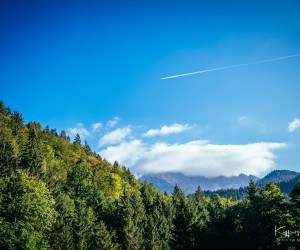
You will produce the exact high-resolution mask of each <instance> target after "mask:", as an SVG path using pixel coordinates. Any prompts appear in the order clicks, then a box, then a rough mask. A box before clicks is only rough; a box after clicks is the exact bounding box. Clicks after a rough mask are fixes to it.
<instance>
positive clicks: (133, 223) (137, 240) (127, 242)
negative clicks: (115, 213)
mask: <svg viewBox="0 0 300 250" xmlns="http://www.w3.org/2000/svg"><path fill="white" fill-rule="evenodd" d="M119 220H120V231H119V235H120V243H121V244H122V246H123V248H124V249H130V250H140V249H144V241H143V233H144V225H145V210H144V205H143V202H142V199H141V196H140V193H139V191H137V190H129V191H124V195H123V196H122V198H121V201H120V204H119Z"/></svg>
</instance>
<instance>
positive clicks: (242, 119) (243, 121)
mask: <svg viewBox="0 0 300 250" xmlns="http://www.w3.org/2000/svg"><path fill="white" fill-rule="evenodd" d="M249 121H250V118H249V117H248V116H244V115H243V116H240V117H239V118H238V122H239V124H241V125H247V124H248V123H249Z"/></svg>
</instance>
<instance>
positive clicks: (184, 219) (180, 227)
mask: <svg viewBox="0 0 300 250" xmlns="http://www.w3.org/2000/svg"><path fill="white" fill-rule="evenodd" d="M172 202H173V207H174V217H173V225H174V227H173V228H172V240H171V247H172V249H191V248H192V245H193V243H192V234H191V224H192V219H193V218H192V217H191V213H190V211H189V207H188V202H187V198H186V196H185V194H184V193H183V191H182V190H181V189H180V188H179V187H178V186H177V185H176V186H175V187H174V191H173V194H172Z"/></svg>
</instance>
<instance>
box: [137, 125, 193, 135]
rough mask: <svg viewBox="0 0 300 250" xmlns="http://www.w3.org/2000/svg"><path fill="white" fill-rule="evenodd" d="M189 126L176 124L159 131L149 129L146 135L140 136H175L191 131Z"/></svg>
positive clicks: (163, 127)
mask: <svg viewBox="0 0 300 250" xmlns="http://www.w3.org/2000/svg"><path fill="white" fill-rule="evenodd" d="M191 128H192V127H191V126H190V125H189V124H184V125H183V124H178V123H174V124H172V125H171V126H167V125H165V126H162V127H161V128H160V129H150V130H148V131H147V132H146V133H144V134H142V136H143V137H154V136H161V135H168V134H177V133H181V132H183V131H185V130H188V129H191Z"/></svg>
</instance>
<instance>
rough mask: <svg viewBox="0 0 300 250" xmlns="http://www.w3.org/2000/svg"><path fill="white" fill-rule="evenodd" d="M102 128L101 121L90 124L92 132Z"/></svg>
mask: <svg viewBox="0 0 300 250" xmlns="http://www.w3.org/2000/svg"><path fill="white" fill-rule="evenodd" d="M101 128H102V123H101V122H97V123H94V124H92V129H93V131H94V132H98V131H99V130H100V129H101Z"/></svg>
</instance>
